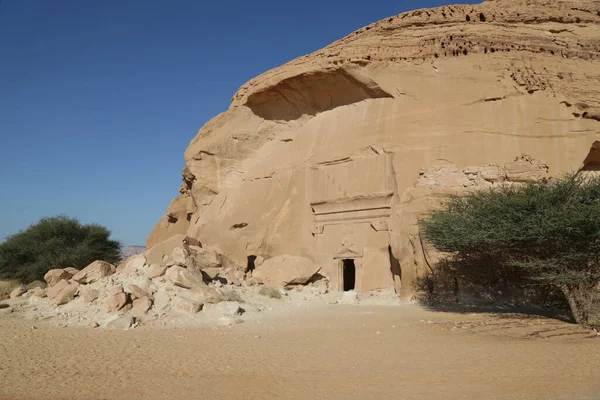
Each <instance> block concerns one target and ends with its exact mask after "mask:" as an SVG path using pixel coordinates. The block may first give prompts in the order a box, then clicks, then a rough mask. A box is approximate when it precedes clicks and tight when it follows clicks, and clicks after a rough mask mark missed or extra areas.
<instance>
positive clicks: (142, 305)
mask: <svg viewBox="0 0 600 400" xmlns="http://www.w3.org/2000/svg"><path fill="white" fill-rule="evenodd" d="M150 308H152V300H151V299H150V298H149V297H141V298H139V299H135V300H134V301H133V306H132V307H131V314H132V315H133V316H135V317H140V316H142V315H144V314H146V313H147V312H148V311H149V310H150Z"/></svg>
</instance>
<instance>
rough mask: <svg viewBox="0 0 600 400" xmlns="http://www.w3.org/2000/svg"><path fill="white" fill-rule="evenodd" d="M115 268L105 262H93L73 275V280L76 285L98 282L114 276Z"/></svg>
mask: <svg viewBox="0 0 600 400" xmlns="http://www.w3.org/2000/svg"><path fill="white" fill-rule="evenodd" d="M115 271H116V267H115V266H114V265H112V264H110V263H107V262H106V261H100V260H98V261H94V262H93V263H91V264H90V265H88V266H87V267H85V268H84V269H82V270H81V271H79V272H78V273H76V274H75V275H73V278H72V279H73V280H74V281H75V282H78V283H82V284H88V283H94V282H97V281H99V280H100V279H102V278H104V277H106V276H109V275H112V274H114V273H115Z"/></svg>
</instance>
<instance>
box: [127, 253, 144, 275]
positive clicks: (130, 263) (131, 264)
mask: <svg viewBox="0 0 600 400" xmlns="http://www.w3.org/2000/svg"><path fill="white" fill-rule="evenodd" d="M144 265H146V256H144V255H143V254H137V255H135V256H132V257H130V258H128V259H127V260H126V261H125V263H124V267H123V272H125V273H126V274H138V273H140V272H141V271H142V270H143V269H144Z"/></svg>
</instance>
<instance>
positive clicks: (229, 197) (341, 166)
mask: <svg viewBox="0 0 600 400" xmlns="http://www.w3.org/2000/svg"><path fill="white" fill-rule="evenodd" d="M599 38H600V5H599V3H598V2H597V1H593V0H530V1H524V0H493V1H492V0H488V1H486V2H484V3H482V4H480V5H456V6H444V7H439V8H434V9H422V10H417V11H412V12H407V13H404V14H401V15H398V16H394V17H390V18H387V19H385V20H382V21H379V22H377V23H374V24H371V25H369V26H367V27H365V28H362V29H360V30H358V31H356V32H354V33H352V34H350V35H349V36H347V37H345V38H343V39H341V40H339V41H337V42H335V43H333V44H331V45H330V46H327V47H326V48H324V49H322V50H319V51H317V52H315V53H313V54H310V55H307V56H303V57H300V58H298V59H296V60H293V61H291V62H289V63H288V64H285V65H283V66H281V67H279V68H275V69H273V70H271V71H268V72H266V73H264V74H262V75H260V76H258V77H257V78H255V79H252V80H251V81H249V82H248V83H246V84H245V85H243V86H242V87H241V88H240V89H239V90H238V92H237V93H236V94H235V95H234V96H233V99H232V103H231V106H230V108H229V109H228V110H227V111H225V112H224V113H222V114H220V115H218V116H216V117H215V118H214V119H212V120H211V121H210V122H208V123H207V124H206V125H205V126H204V127H203V128H202V129H201V130H200V131H199V132H198V135H197V136H196V137H195V138H194V139H193V140H192V141H191V143H190V145H189V147H188V149H187V150H186V152H185V163H186V164H185V168H184V170H183V183H182V185H181V188H180V195H179V196H178V197H177V198H175V199H174V200H173V201H172V202H171V204H170V205H169V207H168V210H167V213H166V215H165V216H164V217H163V218H162V219H161V220H160V221H159V222H158V224H157V225H156V227H155V229H154V230H153V232H152V233H151V234H150V236H149V237H148V243H147V244H148V247H151V246H153V245H155V244H157V243H158V242H161V241H162V240H164V239H167V238H170V237H172V236H174V235H181V236H178V237H179V239H175V240H181V237H182V236H183V234H186V235H187V236H189V237H193V238H195V239H198V240H199V241H200V242H202V244H203V245H204V247H207V248H212V249H215V250H217V251H218V252H219V253H221V254H223V255H224V256H225V257H226V258H227V259H229V260H232V261H233V263H235V264H237V265H241V266H246V269H248V270H252V269H254V268H257V270H260V266H258V267H257V266H256V265H254V260H256V259H257V257H262V258H264V259H269V258H273V257H275V256H280V255H286V254H288V255H296V256H303V257H307V258H310V259H311V260H313V261H314V262H315V263H316V264H317V265H319V266H321V267H322V269H321V272H320V273H321V274H323V275H325V276H327V277H329V278H330V279H331V284H332V285H333V289H337V290H342V289H347V290H351V289H356V290H358V291H361V290H370V289H376V288H384V287H396V289H397V290H399V291H400V292H401V293H402V295H403V296H405V297H409V296H411V295H412V294H413V292H414V285H413V283H414V281H415V279H417V277H418V276H420V275H421V274H423V273H424V272H425V271H427V270H428V268H430V266H431V262H432V260H433V258H434V254H431V253H428V251H427V249H426V248H425V249H424V247H423V244H422V242H421V240H420V239H419V234H418V230H417V228H416V225H415V223H416V219H417V218H418V216H419V215H420V214H421V213H422V212H424V211H426V210H427V209H428V208H430V207H432V206H435V205H436V204H439V203H440V201H441V196H443V195H445V194H448V193H457V192H459V191H463V190H471V189H476V188H480V187H490V186H493V185H495V184H513V183H515V182H517V183H518V182H522V181H523V180H527V179H536V178H539V177H541V176H557V175H560V174H563V173H566V172H571V171H577V170H580V169H583V170H590V169H595V170H597V169H598V168H599V166H600V155H599V154H600V151H599V150H598V149H599V148H600V62H599V59H600V40H599ZM523 154H526V155H527V156H521V155H523ZM175 237H177V236H175ZM176 247H182V246H176ZM424 250H425V251H424ZM158 253H160V254H164V253H165V251H163V250H160V251H158ZM162 261H163V260H162V259H160V260H159V259H157V260H153V261H151V262H150V263H155V264H161V262H162ZM350 281H351V284H350Z"/></svg>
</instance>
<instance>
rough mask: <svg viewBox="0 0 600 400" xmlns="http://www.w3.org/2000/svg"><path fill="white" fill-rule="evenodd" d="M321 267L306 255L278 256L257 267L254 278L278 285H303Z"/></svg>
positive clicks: (253, 274)
mask: <svg viewBox="0 0 600 400" xmlns="http://www.w3.org/2000/svg"><path fill="white" fill-rule="evenodd" d="M320 269H321V267H320V266H318V265H317V264H315V263H314V262H313V261H312V260H310V259H308V258H306V257H299V256H277V257H273V258H270V259H268V260H266V261H265V262H264V263H263V264H262V265H261V266H260V268H257V269H255V270H254V271H253V273H252V278H253V279H259V280H262V281H263V282H264V283H268V284H270V285H273V286H278V287H284V286H288V285H303V284H306V283H307V282H308V281H309V280H310V279H311V278H312V277H313V276H314V275H315V274H316V273H317V272H319V270H320Z"/></svg>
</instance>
